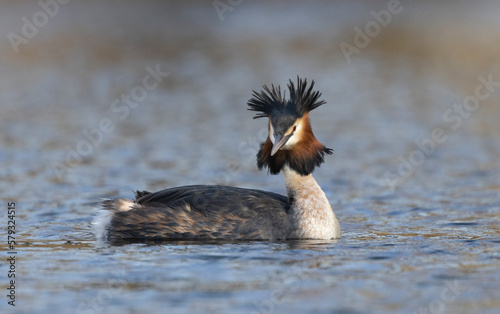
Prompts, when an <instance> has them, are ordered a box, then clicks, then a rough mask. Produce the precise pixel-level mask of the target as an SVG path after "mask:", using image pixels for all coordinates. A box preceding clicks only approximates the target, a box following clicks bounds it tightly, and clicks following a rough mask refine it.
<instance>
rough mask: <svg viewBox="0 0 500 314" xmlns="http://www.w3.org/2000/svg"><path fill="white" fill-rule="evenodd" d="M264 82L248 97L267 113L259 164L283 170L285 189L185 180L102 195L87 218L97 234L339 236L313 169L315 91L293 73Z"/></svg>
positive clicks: (138, 237)
mask: <svg viewBox="0 0 500 314" xmlns="http://www.w3.org/2000/svg"><path fill="white" fill-rule="evenodd" d="M287 87H288V91H289V99H285V97H286V96H285V93H283V94H282V93H281V89H280V87H279V86H278V87H275V86H273V85H272V86H271V88H268V87H267V86H264V90H263V91H261V92H260V93H257V92H255V91H254V93H253V97H252V98H251V99H250V100H249V101H248V106H249V110H252V111H256V112H257V115H256V116H255V118H268V119H269V123H268V129H269V135H268V137H267V139H266V141H265V142H264V143H263V144H262V146H261V149H260V151H259V152H258V154H257V166H258V168H259V169H262V168H263V167H267V168H268V169H269V172H270V173H271V174H278V173H279V172H283V178H284V180H285V186H286V190H287V196H283V195H279V194H275V193H271V192H266V191H260V190H254V189H243V188H237V187H229V186H219V185H192V186H183V187H175V188H170V189H166V190H162V191H159V192H155V193H151V192H147V191H137V192H136V197H135V199H134V200H133V201H130V200H124V199H116V200H107V201H105V202H104V204H103V205H104V209H107V210H106V211H103V212H101V214H100V215H98V217H97V218H96V219H95V220H94V222H93V224H94V226H95V232H96V236H97V238H99V239H104V240H109V241H112V242H122V241H158V240H162V241H164V240H212V239H222V240H278V239H281V240H284V239H332V238H339V237H340V225H339V223H338V220H337V218H336V217H335V214H334V213H333V210H332V208H331V206H330V203H329V202H328V199H327V198H326V196H325V193H324V192H323V191H322V190H321V188H320V186H319V185H318V184H317V182H316V181H315V180H314V178H313V177H312V172H313V171H314V168H315V167H317V166H320V165H321V164H322V163H323V162H324V156H325V154H331V153H332V151H331V149H329V148H326V147H325V146H323V144H321V143H320V142H319V141H318V140H317V139H316V137H315V136H314V134H313V132H312V128H311V124H310V121H309V112H310V111H311V110H313V109H315V108H317V107H319V106H321V105H323V104H324V103H325V102H324V101H319V100H318V99H319V97H320V96H321V94H320V93H319V92H317V91H313V87H314V81H312V83H311V84H310V86H309V87H308V85H307V81H306V80H301V79H299V78H298V77H297V85H295V84H294V83H293V82H292V81H291V80H290V82H289V84H288V86H287Z"/></svg>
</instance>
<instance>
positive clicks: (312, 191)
mask: <svg viewBox="0 0 500 314" xmlns="http://www.w3.org/2000/svg"><path fill="white" fill-rule="evenodd" d="M282 171H283V177H284V179H285V185H286V191H287V193H288V198H289V199H290V201H292V204H291V205H292V207H291V208H290V211H289V213H288V215H289V217H290V219H291V222H292V226H293V231H292V233H291V235H290V238H294V239H332V238H340V225H339V222H338V220H337V217H336V216H335V214H334V213H333V210H332V207H331V206H330V203H329V202H328V199H327V198H326V196H325V193H324V192H323V190H322V189H321V187H320V186H319V185H318V183H316V180H314V178H313V176H312V175H311V174H309V175H307V176H302V175H300V174H298V173H297V172H295V171H294V170H292V169H290V168H289V167H288V166H285V167H283V169H282Z"/></svg>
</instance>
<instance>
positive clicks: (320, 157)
mask: <svg viewBox="0 0 500 314" xmlns="http://www.w3.org/2000/svg"><path fill="white" fill-rule="evenodd" d="M287 87H288V91H289V94H290V96H289V98H288V99H287V98H286V92H283V93H282V92H281V88H280V86H277V87H275V86H274V85H271V88H269V87H267V86H266V85H264V86H263V88H264V90H263V91H261V92H260V93H259V92H256V91H253V95H252V96H253V97H252V98H251V99H250V100H249V101H248V106H249V110H252V111H257V112H258V113H257V114H256V116H255V117H254V119H256V118H264V117H267V118H268V119H269V122H268V130H269V134H268V137H267V139H266V141H265V142H264V143H263V144H262V146H261V149H260V151H259V153H258V154H257V166H258V167H259V169H262V167H264V166H266V167H268V169H269V171H270V172H271V174H278V173H279V172H280V170H281V168H282V167H283V166H285V165H288V166H290V168H292V169H293V170H295V171H296V172H298V173H300V174H301V175H308V174H310V173H311V172H312V171H313V170H314V168H315V167H316V166H319V165H320V164H321V163H323V162H324V154H331V153H332V150H331V149H329V148H326V147H325V146H323V144H321V143H320V142H319V141H318V140H317V139H316V137H315V136H314V134H313V132H312V128H311V123H310V121H309V112H311V111H312V110H314V109H316V108H317V107H319V106H321V105H323V104H325V102H324V101H322V100H319V97H320V96H321V93H320V92H318V91H313V88H314V81H312V82H311V84H310V86H309V87H308V86H307V80H306V79H304V80H302V79H300V78H299V77H297V85H295V84H294V83H293V82H292V80H290V81H289V84H288V85H287Z"/></svg>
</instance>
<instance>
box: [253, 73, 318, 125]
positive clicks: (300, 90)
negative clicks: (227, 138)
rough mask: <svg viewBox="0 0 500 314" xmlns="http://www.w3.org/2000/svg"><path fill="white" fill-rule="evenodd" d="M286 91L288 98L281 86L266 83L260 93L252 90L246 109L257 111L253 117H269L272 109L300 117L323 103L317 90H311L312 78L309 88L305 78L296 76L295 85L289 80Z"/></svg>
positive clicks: (312, 85) (312, 86)
mask: <svg viewBox="0 0 500 314" xmlns="http://www.w3.org/2000/svg"><path fill="white" fill-rule="evenodd" d="M287 87H288V91H289V93H290V99H288V100H287V99H285V98H286V92H283V93H281V87H280V86H277V87H275V86H274V85H271V88H269V87H267V86H266V85H264V86H263V88H264V90H262V91H261V92H260V93H258V92H256V91H253V94H252V98H251V99H250V100H249V101H248V106H249V107H250V108H248V110H251V111H257V112H258V113H257V114H256V115H255V117H254V119H257V118H263V117H269V116H270V115H271V114H272V113H273V112H274V111H276V110H277V111H279V112H284V111H287V112H288V113H290V114H293V115H295V116H296V117H297V118H301V117H302V116H304V114H306V113H307V112H309V111H311V110H314V109H316V108H318V107H319V106H321V105H323V104H325V103H326V102H324V101H323V100H318V99H319V98H320V97H321V93H320V92H319V91H313V88H314V80H313V81H311V84H310V85H309V88H308V87H307V79H300V78H299V77H298V76H297V85H295V84H294V83H293V82H292V80H290V81H289V83H288V85H287Z"/></svg>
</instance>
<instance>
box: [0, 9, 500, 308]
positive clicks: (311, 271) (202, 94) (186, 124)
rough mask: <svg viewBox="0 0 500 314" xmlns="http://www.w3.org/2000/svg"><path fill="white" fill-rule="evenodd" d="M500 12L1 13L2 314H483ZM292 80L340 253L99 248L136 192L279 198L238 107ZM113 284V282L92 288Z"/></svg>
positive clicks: (284, 247)
mask: <svg viewBox="0 0 500 314" xmlns="http://www.w3.org/2000/svg"><path fill="white" fill-rule="evenodd" d="M66 2H67V3H66ZM499 10H500V5H499V4H498V3H497V2H495V1H481V2H480V3H477V2H474V3H472V2H466V1H423V2H422V1H418V2H417V1H403V0H401V1H399V2H397V1H335V2H326V1H316V2H300V1H243V0H242V1H237V0H234V1H228V0H215V1H182V2H175V1H140V2H135V1H105V2H104V1H85V2H83V1H62V0H61V1H60V2H58V1H56V0H45V1H44V0H42V1H40V2H34V1H0V29H1V30H2V31H0V34H1V37H0V38H1V40H0V73H1V78H0V113H1V114H0V130H1V132H0V145H1V150H0V163H1V167H0V169H1V170H0V171H1V176H0V188H1V190H2V194H1V198H2V200H3V201H4V202H11V201H14V202H16V203H17V204H18V206H17V208H18V210H17V215H18V216H17V223H18V226H19V228H18V230H19V239H20V240H19V243H20V244H19V245H20V247H19V251H20V252H21V253H20V254H22V261H21V259H20V262H19V263H18V269H19V270H18V271H19V277H20V279H19V281H20V282H21V283H22V284H20V286H19V288H18V291H17V293H18V298H19V303H20V304H22V305H20V307H19V308H20V309H21V310H23V311H30V310H33V309H37V310H40V311H46V310H48V309H49V308H50V309H58V310H68V309H74V308H75V305H76V306H78V310H79V311H81V312H86V313H87V312H88V313H91V312H102V311H106V312H109V311H139V310H144V309H149V310H158V309H160V308H163V309H165V308H170V309H172V310H176V311H179V312H183V311H193V310H197V311H212V310H213V311H218V310H231V311H233V312H257V313H258V312H261V313H271V312H290V311H300V312H304V311H317V312H323V311H340V312H344V313H358V312H365V311H375V312H387V311H396V312H399V311H402V312H419V311H420V312H422V313H428V312H429V313H430V312H432V313H436V312H437V313H442V312H461V311H464V312H475V313H479V312H490V313H493V312H495V311H497V310H498V309H499V307H500V303H499V301H498V300H499V299H500V296H499V294H498V291H500V289H499V288H500V287H499V284H498V282H500V272H499V271H498V269H499V267H498V266H500V261H499V259H500V255H498V251H499V248H500V242H499V241H498V238H499V235H500V230H499V218H500V198H499V196H498V195H499V192H500V183H499V179H500V170H499V166H500V161H499V157H498V156H499V155H500V140H499V134H500V123H499V121H500V105H499V102H500V91H499V89H500V62H499V61H500V54H499V52H500V41H499V40H498V38H499V34H500V21H499V19H498V12H499ZM297 75H298V76H300V77H303V78H308V79H309V80H315V82H316V85H315V86H316V88H317V89H318V90H319V91H321V92H322V93H323V96H322V98H323V99H324V100H325V101H326V102H327V104H326V105H324V106H322V107H321V108H319V109H317V110H316V111H314V112H313V113H312V114H311V119H312V126H313V129H314V131H315V134H316V137H317V138H318V139H319V140H320V141H321V142H322V143H323V144H325V145H326V146H327V147H331V148H333V149H334V151H335V154H334V156H333V157H328V158H327V160H326V163H325V164H324V165H322V166H321V168H319V169H318V170H317V171H316V172H315V177H316V178H317V180H318V182H319V183H320V185H321V186H322V187H323V189H324V190H325V193H326V194H327V196H328V198H329V200H330V202H331V203H332V206H333V207H334V209H335V211H336V213H337V216H338V217H339V220H340V222H341V225H342V227H343V232H344V236H343V238H342V239H341V240H340V241H339V242H338V243H321V244H318V243H312V244H311V243H305V244H304V243H302V244H300V243H299V244H298V246H294V245H292V246H290V245H289V244H266V243H259V244H241V245H237V244H231V245H226V246H219V245H206V246H204V245H191V244H176V245H165V246H143V245H139V244H137V245H131V246H125V247H109V246H106V245H104V244H96V243H95V241H94V237H93V235H92V233H91V228H90V221H91V219H92V216H93V215H94V214H95V208H97V207H98V202H99V201H100V200H101V199H102V198H113V197H126V198H130V197H132V192H131V191H133V190H135V189H140V190H142V189H146V190H159V189H163V188H167V187H171V186H177V185H185V184H226V185H236V186H243V187H249V188H259V189H264V190H271V191H274V192H278V193H284V192H285V189H284V184H283V179H282V177H281V176H270V175H266V173H265V172H259V171H258V170H257V169H256V166H255V154H256V153H257V150H258V148H259V143H260V142H262V141H263V140H265V137H266V136H267V134H266V123H267V122H265V121H264V120H252V117H253V114H252V113H251V112H248V111H247V110H246V102H247V101H248V99H250V97H251V93H252V90H260V89H261V87H262V85H263V84H275V85H276V84H279V85H282V86H284V85H286V84H287V82H288V80H289V79H292V80H295V78H296V77H297ZM6 219H7V218H5V219H4V221H6ZM5 224H6V223H5ZM2 229H4V228H3V227H2ZM2 232H3V231H2ZM2 238H3V236H2ZM4 244H6V243H5V242H3V240H2V245H4ZM68 251H69V252H70V253H71V254H69V253H68ZM200 252H202V253H200ZM68 256H71V257H70V258H69V257H68ZM115 269H120V271H121V272H120V275H119V276H120V278H122V279H123V280H124V282H126V284H123V285H118V287H117V286H113V285H111V286H110V285H109V284H108V282H109V281H110V280H113V279H115V277H116V276H115V275H110V272H111V271H112V270H115ZM287 269H292V270H293V275H290V274H291V273H290V271H289V270H287ZM0 270H1V272H0V273H5V272H6V270H7V265H6V264H1V265H0ZM153 273H154V276H153V275H152V274H153ZM214 274H218V275H217V276H216V275H214ZM0 277H1V276H0ZM290 278H295V281H294V280H292V281H290ZM297 278H298V279H297ZM290 282H291V283H290ZM295 283H297V284H295ZM6 285H7V278H6V277H5V278H3V279H1V280H0V286H1V287H2V290H4V288H5V287H6ZM453 285H455V286H453ZM450 286H453V287H458V288H457V289H455V290H452V289H451V288H450ZM292 288H293V289H292ZM445 289H449V290H445ZM103 291H104V292H103ZM276 291H282V292H283V291H285V292H283V294H285V295H287V296H288V297H289V298H288V299H283V300H280V299H276V298H274V299H273V293H276ZM443 291H448V292H449V291H451V292H450V293H451V294H450V295H451V296H454V298H453V300H451V299H452V298H451V297H450V298H447V299H443V298H442V295H443ZM453 291H455V292H457V291H458V292H457V293H456V294H453V293H454V292H453ZM448 292H446V293H444V295H447V293H448ZM102 295H104V296H103V297H99V296H102ZM132 296H133V297H132ZM0 307H1V308H8V305H7V304H6V301H5V302H4V300H3V299H2V300H1V302H0ZM9 308H10V307H9ZM19 308H17V307H16V310H17V309H19Z"/></svg>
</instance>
